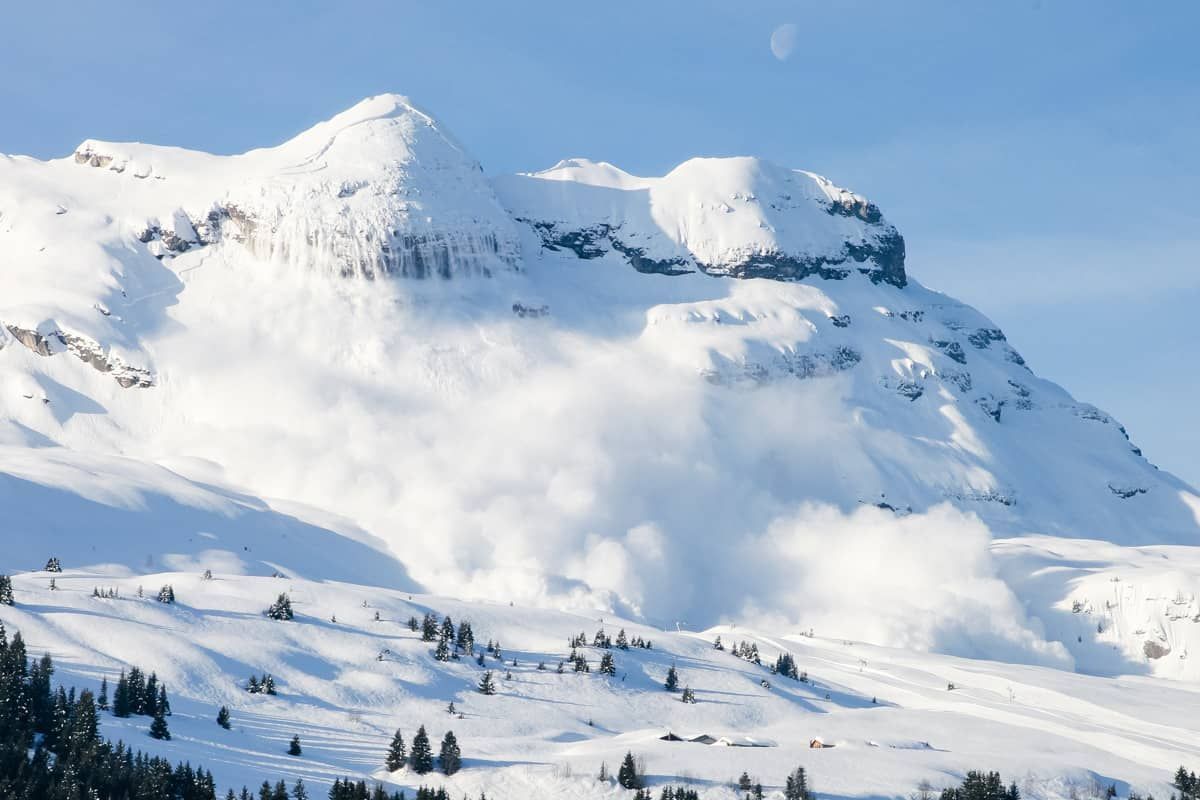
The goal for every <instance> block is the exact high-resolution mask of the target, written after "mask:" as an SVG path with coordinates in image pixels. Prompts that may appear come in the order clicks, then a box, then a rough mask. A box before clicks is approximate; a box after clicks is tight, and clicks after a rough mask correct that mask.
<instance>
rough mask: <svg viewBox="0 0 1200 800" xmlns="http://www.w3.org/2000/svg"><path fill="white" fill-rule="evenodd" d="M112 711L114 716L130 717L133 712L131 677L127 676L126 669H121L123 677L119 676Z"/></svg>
mask: <svg viewBox="0 0 1200 800" xmlns="http://www.w3.org/2000/svg"><path fill="white" fill-rule="evenodd" d="M112 712H113V716H114V717H128V716H131V715H132V714H133V698H132V697H130V695H129V678H127V677H126V676H125V670H121V677H119V678H117V688H116V690H115V691H114V692H113V708H112Z"/></svg>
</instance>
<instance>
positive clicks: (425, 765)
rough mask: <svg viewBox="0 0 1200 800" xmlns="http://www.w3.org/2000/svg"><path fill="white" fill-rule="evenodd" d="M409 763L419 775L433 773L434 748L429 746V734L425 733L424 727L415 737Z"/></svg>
mask: <svg viewBox="0 0 1200 800" xmlns="http://www.w3.org/2000/svg"><path fill="white" fill-rule="evenodd" d="M408 763H409V765H410V766H411V767H412V770H413V772H415V773H417V774H418V775H424V774H425V773H427V772H432V771H433V748H432V747H431V746H430V744H429V734H427V733H426V732H425V726H424V725H422V726H421V727H420V728H418V729H417V735H416V736H414V737H413V741H412V751H411V752H410V753H409V755H408Z"/></svg>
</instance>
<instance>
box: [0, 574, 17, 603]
mask: <svg viewBox="0 0 1200 800" xmlns="http://www.w3.org/2000/svg"><path fill="white" fill-rule="evenodd" d="M14 604H15V603H14V601H13V588H12V578H10V577H8V576H7V575H0V606H11V605H14Z"/></svg>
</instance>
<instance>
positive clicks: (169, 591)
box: [158, 584, 175, 603]
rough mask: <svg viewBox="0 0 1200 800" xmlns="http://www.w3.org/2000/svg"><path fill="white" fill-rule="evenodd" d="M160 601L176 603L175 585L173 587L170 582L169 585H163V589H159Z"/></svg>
mask: <svg viewBox="0 0 1200 800" xmlns="http://www.w3.org/2000/svg"><path fill="white" fill-rule="evenodd" d="M158 602H160V603H174V602H175V589H174V587H172V586H171V585H170V584H167V585H165V586H163V587H162V588H161V589H159V590H158Z"/></svg>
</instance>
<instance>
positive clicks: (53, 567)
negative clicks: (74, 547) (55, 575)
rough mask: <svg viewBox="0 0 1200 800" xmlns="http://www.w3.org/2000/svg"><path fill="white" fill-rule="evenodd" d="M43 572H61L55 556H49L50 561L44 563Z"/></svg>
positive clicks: (60, 564)
mask: <svg viewBox="0 0 1200 800" xmlns="http://www.w3.org/2000/svg"><path fill="white" fill-rule="evenodd" d="M42 571H43V572H62V562H60V561H59V560H58V558H56V557H55V556H50V560H49V561H47V562H46V568H45V569H44V570H42Z"/></svg>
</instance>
